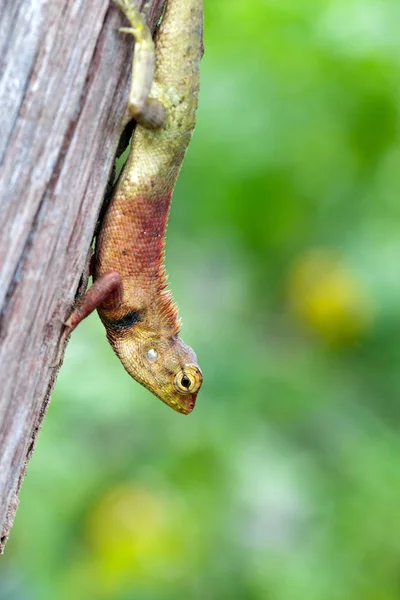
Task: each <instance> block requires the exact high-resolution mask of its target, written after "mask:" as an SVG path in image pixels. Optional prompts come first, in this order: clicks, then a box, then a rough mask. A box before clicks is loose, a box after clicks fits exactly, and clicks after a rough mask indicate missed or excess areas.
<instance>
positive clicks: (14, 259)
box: [0, 0, 164, 553]
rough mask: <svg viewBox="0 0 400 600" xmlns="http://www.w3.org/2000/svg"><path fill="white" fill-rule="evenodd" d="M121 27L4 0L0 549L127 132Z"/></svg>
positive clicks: (126, 63)
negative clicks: (123, 131)
mask: <svg viewBox="0 0 400 600" xmlns="http://www.w3.org/2000/svg"><path fill="white" fill-rule="evenodd" d="M163 1H164V0H152V2H150V5H149V9H148V13H147V14H148V18H149V22H150V24H151V26H152V27H153V28H154V27H155V24H156V23H157V20H158V19H159V16H160V14H161V9H162V5H163ZM141 4H142V5H143V4H144V1H142V2H141ZM148 4H149V3H148ZM121 25H126V23H124V18H123V16H122V14H120V12H119V11H118V9H117V8H116V7H115V6H113V5H112V4H111V3H110V2H109V1H108V0H96V2H87V1H85V0H5V1H4V2H3V3H1V6H0V57H1V59H0V553H1V552H2V551H3V549H4V545H5V543H6V541H7V538H8V535H9V531H10V527H11V525H12V522H13V519H14V515H15V510H16V508H17V505H18V492H19V489H20V486H21V482H22V479H23V477H24V474H25V469H26V464H27V462H28V460H29V458H30V456H31V454H32V451H33V449H34V446H35V441H36V437H37V433H38V431H39V429H40V427H41V424H42V421H43V418H44V415H45V413H46V409H47V405H48V402H49V397H50V394H51V391H52V389H53V386H54V383H55V379H56V375H57V369H54V368H53V367H52V365H53V363H54V361H55V357H56V355H57V348H58V344H59V340H60V337H61V333H62V322H63V321H64V320H65V319H66V317H67V315H68V313H69V311H70V309H71V305H72V303H73V301H74V298H75V295H76V292H77V289H78V287H79V284H80V282H81V286H84V285H85V283H86V280H87V275H86V274H85V265H87V257H88V254H89V251H90V245H91V241H92V237H93V232H94V229H95V225H96V221H97V219H98V215H99V211H100V208H101V204H102V199H103V195H104V191H105V188H106V185H107V181H108V178H109V175H110V172H111V170H112V166H113V161H114V155H115V151H116V148H117V145H118V140H119V136H120V133H121V132H120V122H121V119H122V116H123V114H124V110H125V106H126V101H127V95H128V88H129V78H130V66H131V56H132V46H133V42H132V39H131V37H130V36H124V35H122V34H120V33H118V27H120V26H121Z"/></svg>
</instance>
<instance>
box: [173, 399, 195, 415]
mask: <svg viewBox="0 0 400 600" xmlns="http://www.w3.org/2000/svg"><path fill="white" fill-rule="evenodd" d="M196 396H197V394H191V395H190V396H188V397H186V398H182V399H179V400H180V401H178V402H174V403H171V404H170V406H171V408H173V409H174V410H176V412H179V413H180V414H181V415H189V414H190V413H191V412H192V410H193V409H194V407H195V405H196Z"/></svg>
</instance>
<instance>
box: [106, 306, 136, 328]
mask: <svg viewBox="0 0 400 600" xmlns="http://www.w3.org/2000/svg"><path fill="white" fill-rule="evenodd" d="M141 321H143V311H141V310H132V311H131V312H128V313H127V314H126V315H125V316H124V317H122V318H121V319H118V320H117V321H109V320H105V321H104V324H105V326H106V327H107V328H108V329H111V331H124V330H125V329H130V328H131V327H133V326H134V325H135V323H140V322H141Z"/></svg>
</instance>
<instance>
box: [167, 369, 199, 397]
mask: <svg viewBox="0 0 400 600" xmlns="http://www.w3.org/2000/svg"><path fill="white" fill-rule="evenodd" d="M202 382H203V376H202V374H201V371H200V369H199V368H198V367H197V366H195V365H187V366H185V368H184V369H182V371H179V373H177V374H176V375H175V379H174V385H175V389H176V390H177V391H178V392H179V393H180V394H194V393H195V392H198V391H199V389H200V386H201V384H202Z"/></svg>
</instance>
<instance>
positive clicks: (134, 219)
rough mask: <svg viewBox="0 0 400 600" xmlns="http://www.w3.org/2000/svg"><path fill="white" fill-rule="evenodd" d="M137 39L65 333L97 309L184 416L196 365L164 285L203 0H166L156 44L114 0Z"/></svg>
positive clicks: (122, 347) (197, 383)
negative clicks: (97, 220)
mask: <svg viewBox="0 0 400 600" xmlns="http://www.w3.org/2000/svg"><path fill="white" fill-rule="evenodd" d="M114 2H115V4H116V5H117V6H118V7H119V8H120V9H121V10H122V12H123V13H124V14H125V16H126V18H127V20H128V21H129V25H130V26H129V27H124V28H121V31H122V32H123V33H128V34H131V35H133V36H134V38H135V52H134V58H133V65H132V81H131V87H130V93H129V101H128V107H127V113H128V115H129V118H130V119H132V118H134V119H135V121H136V123H137V125H136V128H135V131H134V133H133V137H132V141H131V148H130V152H129V156H128V159H127V162H126V164H125V166H124V168H123V170H122V172H121V175H120V177H119V179H118V181H117V183H116V186H115V189H114V191H113V196H112V199H111V201H110V204H109V206H108V208H107V211H106V214H105V216H104V218H103V221H102V224H101V228H100V232H99V233H98V235H97V236H96V243H95V252H94V261H93V267H92V271H93V272H92V275H93V284H92V286H91V287H90V288H89V290H88V291H87V292H86V294H85V295H84V296H83V298H82V299H81V300H80V302H78V305H77V306H76V308H75V309H74V310H73V311H72V313H71V315H70V316H69V318H68V319H67V321H66V322H65V326H66V331H67V333H68V335H69V334H70V333H71V332H72V331H73V329H75V327H76V326H77V325H78V324H79V323H80V321H82V319H83V318H85V317H86V316H87V315H88V314H90V313H91V312H92V311H93V310H95V309H97V311H98V314H99V316H100V319H101V321H102V322H103V324H104V326H105V329H106V335H107V338H108V341H109V342H110V344H111V346H112V348H113V349H114V351H115V352H116V354H117V356H118V357H119V359H120V360H121V362H122V365H123V366H124V368H125V369H126V371H127V372H128V373H129V374H130V375H131V376H132V377H133V378H134V379H135V380H136V381H137V382H139V383H140V384H142V385H143V386H144V387H146V388H147V389H148V390H150V392H152V393H153V394H154V395H155V396H157V397H158V398H159V399H160V400H162V401H163V402H165V403H166V404H167V405H168V406H170V407H171V408H173V409H174V410H175V411H177V412H179V413H181V414H189V413H190V412H191V411H192V409H193V408H194V406H195V402H196V398H197V394H198V391H199V389H200V387H201V385H202V381H203V376H202V371H201V369H200V367H199V365H198V361H197V357H196V354H195V352H194V351H193V349H192V348H191V347H189V346H187V345H186V344H185V343H184V342H183V341H182V339H181V338H180V337H179V332H180V319H179V318H178V309H177V306H176V304H175V303H174V301H173V298H172V294H171V292H170V290H169V289H168V287H167V275H166V271H165V266H164V245H165V234H166V227H167V221H168V215H169V211H170V205H171V198H172V193H173V189H174V187H175V183H176V179H177V177H178V174H179V171H180V168H181V164H182V161H183V159H184V156H185V153H186V150H187V147H188V144H189V142H190V140H191V137H192V133H193V130H194V126H195V114H196V109H197V103H198V94H199V66H200V60H201V58H202V55H203V0H168V2H167V4H166V8H165V12H164V15H163V18H162V21H161V24H160V26H159V28H158V30H157V33H156V36H155V40H154V41H153V39H152V36H151V33H150V31H149V29H148V27H147V25H146V24H145V21H144V18H143V17H142V15H141V14H140V12H139V10H138V8H137V7H136V5H135V2H134V0H114Z"/></svg>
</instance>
